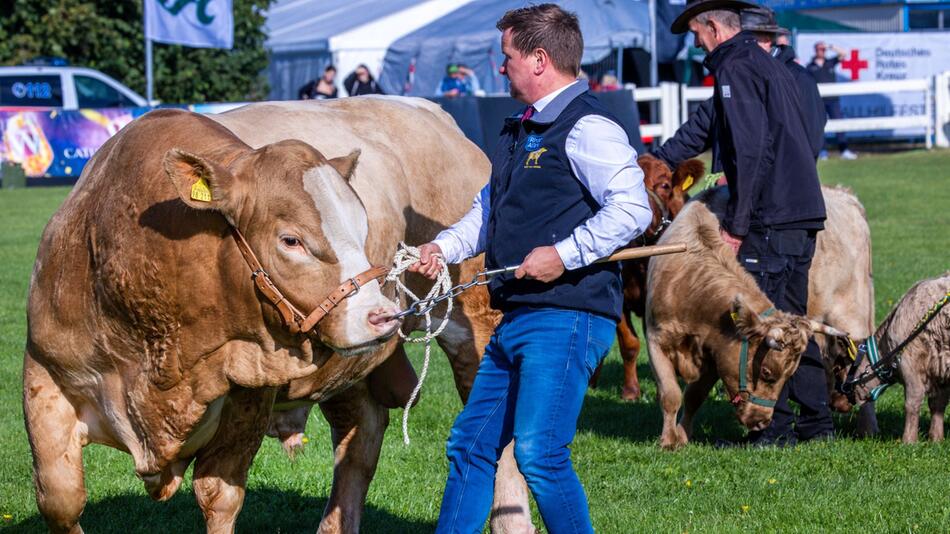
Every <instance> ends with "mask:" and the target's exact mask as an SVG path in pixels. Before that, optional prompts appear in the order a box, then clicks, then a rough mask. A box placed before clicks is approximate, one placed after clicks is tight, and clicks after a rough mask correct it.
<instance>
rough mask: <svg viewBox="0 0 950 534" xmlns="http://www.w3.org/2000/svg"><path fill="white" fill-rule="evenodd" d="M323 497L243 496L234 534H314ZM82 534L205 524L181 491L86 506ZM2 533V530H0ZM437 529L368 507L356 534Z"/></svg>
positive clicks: (20, 527)
mask: <svg viewBox="0 0 950 534" xmlns="http://www.w3.org/2000/svg"><path fill="white" fill-rule="evenodd" d="M326 504H327V498H326V497H313V496H304V495H299V494H297V493H293V492H287V491H281V490H277V489H275V488H257V489H254V490H250V491H248V492H247V494H246V496H245V499H244V507H243V508H242V509H241V514H240V515H239V516H238V521H237V528H236V531H237V532H254V533H264V532H314V531H316V530H317V525H318V524H319V522H320V518H321V516H322V515H323V509H324V508H325V507H326ZM80 524H81V525H82V527H83V529H84V530H85V531H86V532H96V533H97V534H126V533H140V532H141V533H146V532H204V530H205V523H204V518H203V517H202V514H201V511H200V509H199V508H198V504H197V503H196V502H195V498H194V494H192V493H191V492H189V491H181V492H179V493H178V494H176V495H175V496H174V497H172V498H171V499H170V500H169V501H167V502H163V503H162V502H155V501H153V500H151V499H149V498H148V497H147V496H145V495H140V494H125V495H117V496H113V497H109V498H106V499H103V500H101V501H97V502H95V503H90V504H87V505H86V509H85V510H84V511H83V514H82V519H81V521H80ZM7 528H9V529H10V531H11V532H37V533H40V532H46V531H47V529H46V523H45V522H44V521H43V518H42V516H40V515H39V513H38V512H37V513H35V514H34V515H32V516H30V517H28V518H27V519H25V520H23V521H21V522H18V523H12V524H9V525H7ZM2 530H6V528H0V531H2ZM433 530H435V524H434V523H430V522H425V521H415V520H411V519H406V518H403V517H398V516H395V515H393V514H392V513H390V512H388V511H386V510H382V509H380V508H376V507H373V506H367V507H365V509H364V513H363V520H362V523H361V525H360V532H366V533H377V532H378V533H387V534H388V533H395V534H401V533H405V534H410V533H417V532H431V531H433Z"/></svg>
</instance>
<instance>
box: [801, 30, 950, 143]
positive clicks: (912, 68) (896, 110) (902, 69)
mask: <svg viewBox="0 0 950 534" xmlns="http://www.w3.org/2000/svg"><path fill="white" fill-rule="evenodd" d="M818 41H824V42H825V43H826V44H828V45H834V46H836V47H838V48H841V49H843V50H844V52H845V54H844V57H842V58H841V60H840V62H839V63H838V66H837V68H836V69H835V71H836V73H837V77H838V83H847V82H850V81H879V80H909V79H916V78H929V77H931V76H933V75H935V74H940V73H941V72H944V71H947V70H950V32H906V33H800V34H798V40H797V42H796V47H795V51H796V52H797V53H798V58H799V61H800V62H801V64H802V65H808V63H809V62H810V61H811V59H812V57H813V56H814V54H815V43H817V42H818ZM828 52H829V57H831V55H830V54H831V46H829V47H828ZM925 112H926V107H925V102H924V95H923V93H922V92H901V93H892V94H872V95H860V96H843V97H841V115H842V117H843V118H859V117H888V116H895V117H905V116H913V115H924V114H925ZM922 131H923V130H922V129H914V130H901V131H898V132H895V133H896V134H898V135H901V134H908V135H917V134H919V133H920V132H922ZM861 136H864V134H861Z"/></svg>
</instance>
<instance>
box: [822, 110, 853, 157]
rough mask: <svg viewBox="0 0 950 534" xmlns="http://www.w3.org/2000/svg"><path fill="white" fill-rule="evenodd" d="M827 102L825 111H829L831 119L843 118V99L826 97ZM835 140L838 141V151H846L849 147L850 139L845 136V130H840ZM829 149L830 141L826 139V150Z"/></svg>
mask: <svg viewBox="0 0 950 534" xmlns="http://www.w3.org/2000/svg"><path fill="white" fill-rule="evenodd" d="M824 103H825V112H826V113H828V118H829V119H840V118H841V100H840V99H838V98H826V99H824ZM835 140H837V141H838V151H839V152H844V151H845V150H847V149H848V141H847V140H846V139H845V137H844V132H838V133H836V134H835ZM827 149H828V142H827V141H825V150H827Z"/></svg>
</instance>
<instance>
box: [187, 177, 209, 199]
mask: <svg viewBox="0 0 950 534" xmlns="http://www.w3.org/2000/svg"><path fill="white" fill-rule="evenodd" d="M191 199H192V200H197V201H199V202H211V187H209V186H208V182H206V181H205V179H204V178H198V181H197V182H195V183H194V184H192V185H191Z"/></svg>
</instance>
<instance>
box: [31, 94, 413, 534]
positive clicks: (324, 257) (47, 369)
mask: <svg viewBox="0 0 950 534" xmlns="http://www.w3.org/2000/svg"><path fill="white" fill-rule="evenodd" d="M333 155H334V156H340V157H338V158H334V159H329V160H328V159H327V158H326V157H325V156H324V155H323V153H321V152H319V151H317V150H316V149H314V148H313V147H312V146H310V145H307V144H305V143H303V142H300V141H284V142H280V143H274V144H267V145H262V146H260V147H259V148H257V149H252V148H251V147H249V146H248V145H246V144H245V143H243V142H241V141H240V140H239V139H238V138H237V137H235V136H234V134H233V133H231V132H230V131H228V130H227V129H225V128H224V127H222V126H221V125H219V124H217V123H215V122H213V121H211V120H210V119H208V118H206V117H203V116H200V115H196V114H193V113H188V112H184V111H177V110H162V111H155V112H152V113H149V114H147V115H146V116H144V117H142V118H140V119H138V120H136V121H134V122H133V123H132V124H130V125H129V126H127V127H126V128H124V129H123V130H122V131H120V132H119V133H118V134H117V135H115V136H114V137H113V138H112V139H110V140H109V141H108V142H107V143H106V144H105V145H103V146H102V148H101V149H100V150H99V151H98V152H97V153H96V155H95V157H94V158H93V159H92V160H91V161H90V162H89V164H88V165H87V166H86V168H85V169H84V171H83V174H82V176H81V178H80V180H79V182H78V183H77V185H76V187H75V188H74V190H73V191H72V193H71V194H70V195H69V197H68V198H67V199H66V201H65V202H64V203H63V205H62V206H61V207H60V209H59V210H58V211H57V212H56V214H55V215H54V216H53V217H52V219H51V220H50V222H49V224H48V225H47V227H46V230H45V231H44V233H43V237H42V240H41V243H40V246H39V251H38V253H37V258H36V264H35V266H34V270H33V277H32V281H31V284H30V295H29V304H28V310H27V318H28V325H29V326H28V334H27V336H28V337H27V345H26V355H25V358H24V370H23V390H24V391H23V409H24V414H25V418H26V427H27V432H28V434H29V438H30V445H31V447H32V451H33V465H34V480H35V485H36V498H37V504H38V506H39V509H40V511H41V513H42V514H43V516H44V518H45V519H46V522H47V524H48V525H49V528H50V530H52V531H54V532H81V530H82V529H81V528H80V526H79V523H78V521H79V517H80V514H81V513H82V510H83V508H84V505H85V500H86V491H85V486H84V480H83V461H82V448H83V447H84V446H85V445H87V444H89V443H100V444H105V445H108V446H111V447H115V448H117V449H121V450H124V451H127V452H129V453H130V454H131V455H132V457H133V460H134V465H135V471H136V474H137V475H138V476H139V477H140V478H141V479H142V480H143V482H144V483H145V487H146V489H147V491H148V493H149V495H150V496H152V497H153V498H155V499H162V500H163V499H167V498H169V497H171V495H172V494H173V493H174V492H175V491H176V490H177V489H178V487H179V485H180V484H181V481H182V476H183V474H184V472H185V470H186V469H187V467H188V466H189V465H190V464H191V463H192V462H194V464H195V466H194V484H193V485H194V491H195V496H196V498H197V500H198V504H199V506H200V507H201V509H202V512H203V513H204V516H205V520H206V523H207V529H208V531H209V532H230V531H232V530H233V528H234V522H235V519H236V517H237V514H238V512H239V511H240V508H241V504H242V502H243V498H244V485H245V480H246V477H247V470H248V467H249V466H250V463H251V459H252V458H253V456H254V454H255V453H256V451H257V449H258V447H259V446H260V443H261V439H262V437H263V435H264V430H265V429H266V425H267V420H268V417H269V415H270V411H271V405H272V402H273V399H274V393H275V392H276V386H280V385H284V384H287V383H288V382H290V381H291V380H293V379H296V378H300V377H304V376H309V375H312V374H313V373H315V372H318V373H323V374H324V375H326V376H332V377H335V378H336V382H335V383H336V385H337V387H340V388H342V387H343V385H344V384H345V383H352V382H353V381H354V380H357V379H359V378H361V377H362V376H365V374H366V373H368V372H369V370H371V369H372V368H373V367H375V366H376V365H378V364H379V363H380V362H381V361H382V359H383V357H384V355H385V354H386V351H384V350H380V349H381V348H383V347H384V346H385V340H386V339H387V338H390V337H392V333H393V332H394V328H395V327H396V326H397V325H396V323H395V322H394V321H389V320H387V319H385V317H387V316H388V315H389V314H390V313H391V311H392V310H393V309H394V307H395V304H394V303H393V302H392V301H390V300H389V299H387V298H385V297H384V296H383V295H382V293H381V291H380V286H379V283H378V282H377V281H375V280H364V283H363V284H362V288H361V289H360V290H359V292H358V293H356V294H355V295H353V296H351V297H350V298H348V299H344V300H343V301H342V302H341V303H340V304H339V305H338V306H337V307H335V308H334V309H333V310H332V312H331V313H330V314H329V315H328V316H326V317H325V318H324V319H323V320H321V321H320V322H318V323H317V324H316V327H315V328H313V329H312V330H311V329H309V328H308V327H306V326H304V327H303V328H302V330H301V328H300V324H298V323H299V322H300V320H301V317H299V316H296V315H291V316H289V317H287V318H286V319H285V318H283V317H282V315H281V313H280V312H279V310H280V309H283V310H284V311H287V310H290V308H288V307H287V303H290V304H291V305H293V306H294V307H295V308H297V309H298V310H299V311H302V312H303V313H304V314H309V313H310V310H314V309H317V307H318V305H319V304H321V301H323V300H324V298H325V297H327V296H329V295H331V294H332V293H334V292H336V291H337V288H338V287H339V286H341V283H343V282H344V281H346V280H348V279H350V278H351V277H354V276H357V275H359V274H360V273H361V272H363V271H365V270H367V268H369V267H370V263H369V261H368V260H367V257H366V255H365V253H364V248H365V245H366V236H367V229H368V228H367V219H366V212H365V211H364V209H363V207H362V206H361V204H360V201H359V199H358V198H357V196H356V194H355V193H354V191H353V189H352V188H351V187H350V185H349V184H348V183H347V181H346V180H347V179H348V178H349V177H350V176H351V175H352V173H353V169H354V168H356V167H357V166H358V165H359V161H358V153H357V152H352V151H347V152H343V153H340V154H333ZM235 229H236V230H239V231H240V232H241V233H243V237H244V238H246V243H247V244H248V245H249V250H250V253H248V254H247V257H245V256H244V255H242V252H241V250H240V249H239V247H238V243H239V242H240V238H239V237H238V235H237V233H232V232H234V230H235ZM253 258H256V260H255V259H253ZM255 261H259V265H256V264H255V267H254V269H252V267H250V265H249V264H254V263H255ZM257 269H262V270H263V272H261V271H258V272H257V273H256V279H257V281H258V282H259V283H264V282H265V281H266V280H270V281H271V282H272V283H273V284H274V285H275V286H276V288H277V289H278V290H279V291H280V293H282V295H283V297H285V299H286V300H280V299H277V298H276V293H271V294H270V296H271V297H275V298H274V299H273V302H272V301H271V300H269V298H265V292H267V291H269V290H268V289H267V287H269V286H260V287H262V288H263V289H258V288H257V287H256V286H255V282H254V281H252V276H251V273H252V270H257ZM265 273H268V274H269V277H268V275H267V274H265ZM343 292H344V293H347V292H349V291H348V290H346V289H345V288H344V290H343ZM277 302H279V307H278V306H275V303H277ZM324 307H325V308H326V309H329V305H327V304H324ZM313 317H316V316H313ZM303 322H304V323H305V321H303ZM328 347H330V348H332V349H333V351H335V352H336V353H345V354H348V357H347V358H344V357H341V356H338V355H336V354H335V353H334V352H332V351H331V350H329V348H328Z"/></svg>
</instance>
